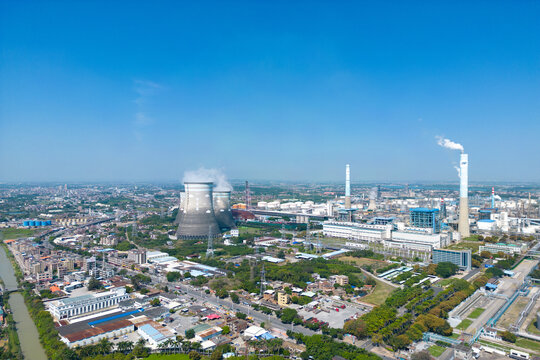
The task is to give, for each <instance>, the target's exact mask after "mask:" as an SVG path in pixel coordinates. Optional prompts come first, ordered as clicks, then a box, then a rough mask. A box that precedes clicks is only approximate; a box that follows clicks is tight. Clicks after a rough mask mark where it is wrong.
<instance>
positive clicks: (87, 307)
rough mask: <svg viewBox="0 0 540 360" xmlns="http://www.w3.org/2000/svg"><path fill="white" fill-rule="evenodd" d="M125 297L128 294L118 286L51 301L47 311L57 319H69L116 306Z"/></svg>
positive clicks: (126, 297)
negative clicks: (108, 289)
mask: <svg viewBox="0 0 540 360" xmlns="http://www.w3.org/2000/svg"><path fill="white" fill-rule="evenodd" d="M127 299H129V295H128V294H126V289H125V288H123V287H120V288H115V289H112V290H110V291H106V292H101V293H97V294H88V295H82V296H77V297H73V298H66V299H61V300H55V301H51V302H50V303H49V311H50V312H51V313H52V315H53V316H54V317H55V318H56V319H58V320H62V319H69V318H72V317H75V316H81V315H85V314H89V313H92V312H95V311H99V310H102V309H107V308H112V307H115V306H118V303H120V302H121V301H124V300H127Z"/></svg>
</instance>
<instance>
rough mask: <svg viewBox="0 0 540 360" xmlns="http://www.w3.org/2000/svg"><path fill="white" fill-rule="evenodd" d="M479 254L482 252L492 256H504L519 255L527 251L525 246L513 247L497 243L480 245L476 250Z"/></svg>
mask: <svg viewBox="0 0 540 360" xmlns="http://www.w3.org/2000/svg"><path fill="white" fill-rule="evenodd" d="M478 251H479V252H482V251H489V252H490V253H492V254H497V253H499V252H502V253H505V254H512V255H514V254H521V253H523V252H525V251H527V245H526V244H521V245H514V244H504V243H497V244H486V245H482V246H480V247H479V248H478Z"/></svg>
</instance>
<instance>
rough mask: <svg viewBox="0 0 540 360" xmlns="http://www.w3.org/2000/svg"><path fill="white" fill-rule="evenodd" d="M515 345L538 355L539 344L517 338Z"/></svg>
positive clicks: (539, 351) (539, 350)
mask: <svg viewBox="0 0 540 360" xmlns="http://www.w3.org/2000/svg"><path fill="white" fill-rule="evenodd" d="M516 345H517V346H519V347H522V348H524V349H530V350H532V351H534V352H535V353H537V354H539V353H540V342H538V341H534V340H530V339H525V338H522V337H518V338H517V340H516Z"/></svg>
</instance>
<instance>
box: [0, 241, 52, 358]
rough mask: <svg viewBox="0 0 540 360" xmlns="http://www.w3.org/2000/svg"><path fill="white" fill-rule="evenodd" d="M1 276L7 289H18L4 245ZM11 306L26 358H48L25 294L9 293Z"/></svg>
mask: <svg viewBox="0 0 540 360" xmlns="http://www.w3.org/2000/svg"><path fill="white" fill-rule="evenodd" d="M0 277H1V278H2V281H4V285H5V286H6V290H8V291H11V290H17V278H16V277H15V272H14V270H13V267H12V266H11V262H10V261H9V258H8V257H7V255H6V250H5V249H4V247H3V246H0ZM9 306H10V307H11V311H12V312H13V319H14V320H15V323H16V326H17V334H18V335H19V341H20V343H21V349H22V353H23V356H24V358H25V359H29V360H34V359H35V360H47V356H46V355H45V350H43V347H42V346H41V343H40V342H39V334H38V331H37V328H36V325H35V324H34V321H32V318H31V317H30V314H29V313H28V309H27V308H26V305H25V303H24V298H23V296H22V295H21V294H19V293H18V292H14V293H11V294H10V295H9Z"/></svg>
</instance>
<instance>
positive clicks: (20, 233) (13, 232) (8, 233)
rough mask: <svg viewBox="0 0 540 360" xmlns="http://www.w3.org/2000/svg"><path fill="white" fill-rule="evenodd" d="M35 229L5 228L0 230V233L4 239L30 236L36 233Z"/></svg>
mask: <svg viewBox="0 0 540 360" xmlns="http://www.w3.org/2000/svg"><path fill="white" fill-rule="evenodd" d="M36 231H37V230H35V229H15V228H7V229H2V230H0V233H1V234H2V236H3V237H4V240H8V239H17V238H20V237H26V236H32V235H34V234H35V233H36Z"/></svg>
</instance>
